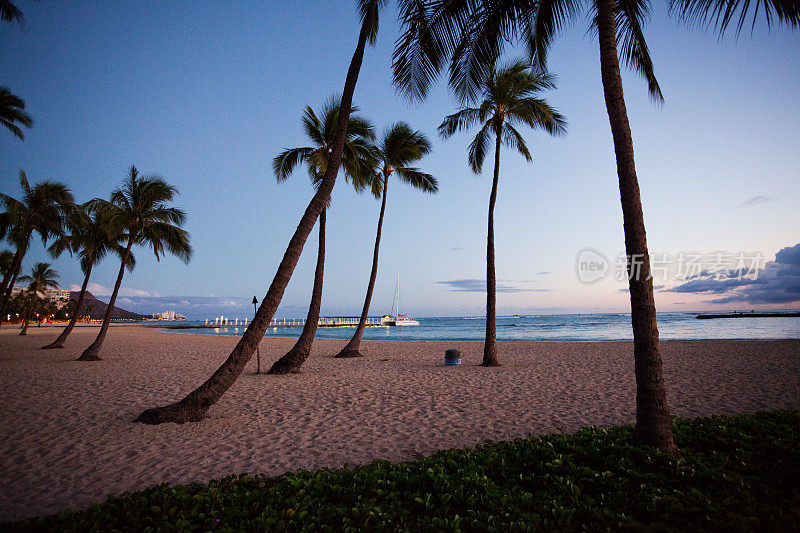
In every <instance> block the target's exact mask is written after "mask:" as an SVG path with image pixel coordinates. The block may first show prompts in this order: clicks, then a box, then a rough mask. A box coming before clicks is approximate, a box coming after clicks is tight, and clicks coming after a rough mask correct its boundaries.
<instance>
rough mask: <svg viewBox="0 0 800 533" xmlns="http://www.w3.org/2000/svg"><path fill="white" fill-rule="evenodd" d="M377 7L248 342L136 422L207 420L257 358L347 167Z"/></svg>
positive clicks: (360, 38) (372, 8)
mask: <svg viewBox="0 0 800 533" xmlns="http://www.w3.org/2000/svg"><path fill="white" fill-rule="evenodd" d="M377 9H378V8H377V5H376V4H375V3H374V2H373V3H372V4H371V6H370V11H369V13H368V14H367V15H366V16H365V17H364V21H363V22H362V24H361V31H360V33H359V35H358V44H357V45H356V50H355V53H353V59H352V60H351V61H350V68H349V69H348V71H347V78H346V79H345V83H344V90H343V91H342V101H341V104H340V105H341V107H340V109H341V111H340V112H339V120H338V122H337V123H336V135H335V136H334V142H333V151H332V152H331V154H330V158H329V159H328V168H327V169H326V170H325V177H324V178H323V179H322V183H321V184H320V187H319V189H317V192H316V194H314V197H313V198H312V199H311V202H310V203H309V204H308V207H306V210H305V213H303V216H302V218H301V219H300V223H299V224H298V226H297V229H296V230H295V232H294V235H293V236H292V239H291V240H290V241H289V246H288V247H287V248H286V252H285V253H284V254H283V259H282V260H281V264H280V265H279V266H278V271H277V272H276V273H275V277H274V278H273V280H272V283H271V284H270V286H269V290H268V291H267V294H266V296H265V297H264V299H263V300H261V306H260V307H259V308H258V311H257V312H256V315H255V317H253V321H252V322H251V323H250V326H248V328H247V329H246V330H245V332H244V334H243V335H242V338H241V339H240V340H239V342H238V343H237V344H236V347H235V348H234V349H233V351H232V352H231V354H230V355H229V356H228V358H227V359H226V360H225V362H224V363H222V366H220V367H219V368H218V369H217V371H216V372H214V374H213V375H212V376H211V377H210V378H208V380H206V382H205V383H203V384H202V385H200V386H199V387H198V388H197V389H195V390H194V391H192V392H191V393H189V394H188V395H187V396H186V397H185V398H184V399H183V400H181V401H179V402H176V403H173V404H170V405H166V406H164V407H156V408H153V409H148V410H146V411H144V412H143V413H142V414H140V415H139V417H138V418H136V422H142V423H145V424H161V423H164V422H176V423H179V424H182V423H184V422H197V421H200V420H202V419H203V417H205V414H206V412H207V411H208V409H209V408H210V407H211V406H212V405H214V404H215V403H216V402H217V400H219V399H220V398H221V397H222V395H223V394H225V391H227V390H228V389H229V388H230V387H231V385H233V384H234V383H235V382H236V379H237V378H238V377H239V374H241V373H242V370H244V367H245V365H246V364H247V362H248V361H249V360H250V358H251V357H252V356H253V352H254V351H255V349H256V346H257V345H258V343H259V341H260V340H261V339H262V337H264V332H265V331H266V330H267V327H268V326H269V323H270V321H272V317H273V316H275V310H276V309H277V308H278V305H279V304H280V303H281V298H282V297H283V291H284V290H285V289H286V285H288V284H289V280H290V279H291V278H292V273H293V272H294V267H295V266H296V265H297V261H298V259H300V254H301V253H302V252H303V246H304V245H305V242H306V239H308V235H309V234H310V233H311V230H312V229H314V223H315V222H316V221H317V217H319V215H320V213H322V211H323V209H325V207H326V206H327V205H328V201H329V200H330V197H331V191H333V186H334V185H335V183H336V175H337V174H338V173H339V166H340V165H341V164H342V152H343V150H344V141H345V135H346V132H347V124H348V122H349V121H350V108H351V107H352V105H353V92H355V88H356V82H357V81H358V73H359V71H360V70H361V62H362V60H363V59H364V47H365V45H366V43H367V36H368V35H369V31H370V27H371V25H372V23H373V20H374V17H376V16H377V14H378V12H377Z"/></svg>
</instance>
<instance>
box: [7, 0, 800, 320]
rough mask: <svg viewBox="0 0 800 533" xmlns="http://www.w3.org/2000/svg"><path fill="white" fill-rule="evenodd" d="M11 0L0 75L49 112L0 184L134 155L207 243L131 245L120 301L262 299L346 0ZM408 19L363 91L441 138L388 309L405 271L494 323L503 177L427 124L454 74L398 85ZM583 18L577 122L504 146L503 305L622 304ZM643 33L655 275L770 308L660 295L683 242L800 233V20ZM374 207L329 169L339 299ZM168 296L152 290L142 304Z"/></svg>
mask: <svg viewBox="0 0 800 533" xmlns="http://www.w3.org/2000/svg"><path fill="white" fill-rule="evenodd" d="M18 6H19V7H20V8H21V9H22V10H23V12H24V13H25V18H26V25H25V28H19V27H18V26H12V25H4V26H2V27H0V44H1V45H2V49H3V50H4V53H3V55H2V57H1V58H0V82H1V83H2V84H3V85H7V86H8V87H9V88H10V89H11V90H12V91H13V92H15V93H16V94H19V95H21V96H22V97H23V98H25V100H26V102H27V109H28V110H29V112H30V114H31V115H32V116H33V118H34V120H35V125H34V128H32V129H31V130H30V131H29V132H28V133H27V135H26V140H25V141H24V142H20V141H18V140H16V139H15V138H13V137H12V136H11V135H10V134H9V133H4V132H0V189H1V190H2V191H3V192H5V193H9V194H12V195H16V194H17V193H18V189H17V186H16V180H17V174H18V172H19V170H20V169H25V171H26V172H27V174H28V177H29V179H31V180H32V181H37V180H41V179H46V178H52V179H57V180H61V181H64V182H65V183H67V184H68V185H69V186H70V187H71V188H72V189H73V191H74V193H75V195H76V198H77V199H78V200H79V201H86V200H88V199H90V198H92V197H97V196H101V197H107V196H108V194H109V193H110V192H111V190H112V189H113V188H114V187H115V186H116V185H117V184H118V183H119V182H120V181H121V179H122V178H123V176H124V174H125V172H126V169H127V168H128V167H129V166H130V165H131V164H135V165H136V166H137V167H138V168H139V169H140V170H141V171H142V172H144V173H150V172H157V173H159V174H161V175H162V176H163V177H164V178H166V179H167V180H168V181H169V182H170V183H172V184H174V185H176V186H177V187H178V188H179V189H180V191H181V196H180V197H179V198H178V200H177V201H176V205H178V206H179V207H181V208H183V209H184V210H186V212H187V214H188V224H187V229H188V230H189V231H190V233H191V235H192V244H193V246H194V248H195V255H194V258H193V259H192V261H191V263H190V264H189V265H188V266H186V265H183V264H182V263H180V262H179V261H177V260H176V259H174V258H166V259H164V260H162V261H161V262H156V261H155V259H154V258H153V257H152V254H148V253H147V252H145V251H144V250H139V251H138V254H137V257H138V259H139V263H138V266H137V268H136V270H135V271H134V272H133V273H130V274H126V276H125V279H124V280H123V292H122V299H121V300H120V303H119V305H120V306H122V307H125V306H126V305H128V308H131V309H133V310H137V311H164V310H166V309H165V308H162V307H163V306H173V307H174V308H175V310H176V311H178V312H186V313H187V314H190V315H191V316H194V317H197V318H203V317H205V316H208V317H209V318H211V317H213V316H215V314H219V313H220V312H224V313H225V314H226V315H227V316H231V317H235V316H242V317H243V316H246V315H248V314H250V313H252V308H251V307H250V306H249V303H248V302H249V301H250V299H251V298H252V296H253V295H254V294H255V295H257V297H258V298H259V300H260V299H261V297H262V296H263V294H264V293H265V292H266V288H267V285H268V283H269V281H270V280H271V279H272V276H273V274H274V272H275V269H276V267H277V265H278V262H279V261H280V258H281V256H282V254H283V252H284V249H285V246H286V243H287V242H288V239H289V237H290V236H291V234H292V232H293V230H294V228H295V225H296V223H297V221H298V220H299V217H300V215H301V213H302V210H303V209H304V207H305V205H306V204H307V202H308V199H309V198H310V196H311V194H312V188H311V186H310V184H309V183H308V179H307V177H306V174H305V172H303V171H300V172H297V173H296V175H295V176H292V178H291V179H290V180H289V181H288V182H286V183H283V184H277V183H275V179H274V177H273V176H272V173H271V167H270V164H271V160H272V158H273V157H274V156H275V155H276V154H277V153H278V152H279V151H281V150H282V149H284V148H287V147H293V146H301V145H304V144H305V143H306V139H305V138H304V136H303V133H302V131H301V127H300V116H301V113H302V110H303V107H304V106H305V105H312V106H313V107H314V108H319V107H320V106H321V104H322V103H323V102H324V101H325V99H326V98H328V97H329V96H331V95H334V94H337V93H340V92H341V88H342V85H343V81H344V75H345V72H346V69H347V65H348V62H349V60H350V57H351V54H352V51H353V47H354V45H355V39H356V36H357V32H358V20H357V16H356V9H355V5H354V3H353V4H352V5H351V4H350V3H348V2H308V3H296V2H270V3H257V2H253V3H232V2H231V3H226V2H220V3H214V4H208V3H201V4H197V5H195V4H191V3H180V2H160V3H144V2H125V3H105V2H96V3H95V2H75V3H70V4H66V3H48V2H32V1H28V0H19V2H18ZM396 13H397V12H396V6H394V5H393V4H391V3H390V5H389V6H388V7H387V8H386V9H384V11H383V12H382V20H381V28H380V32H379V38H378V43H377V46H376V47H375V48H371V49H368V50H367V52H366V55H365V59H364V65H363V67H362V71H361V76H360V78H359V82H358V86H357V89H356V95H355V103H356V105H358V106H359V107H360V109H361V113H362V114H363V115H365V116H367V117H368V118H370V119H371V120H372V121H373V122H374V123H375V124H376V126H377V128H378V130H379V131H381V130H383V129H384V128H385V127H387V126H388V125H389V124H391V123H392V122H394V121H397V120H405V121H407V122H409V123H410V124H411V125H412V126H414V127H415V128H417V129H420V130H421V131H423V132H424V133H426V134H427V135H428V136H429V138H430V139H431V140H432V141H433V152H432V154H431V155H430V156H428V157H427V158H425V159H424V160H423V161H421V162H420V167H422V168H423V169H424V170H426V171H428V172H430V173H432V174H433V175H435V176H436V177H437V178H438V179H439V184H440V192H439V194H438V195H436V196H429V195H423V194H421V193H419V192H417V191H414V190H410V189H408V188H407V187H405V186H404V185H402V184H400V183H399V182H394V183H392V184H391V185H390V189H389V204H388V209H387V215H386V222H385V225H384V238H383V241H382V247H381V263H380V270H379V275H378V280H377V286H376V292H375V297H374V299H373V312H374V314H381V313H385V312H387V311H388V309H389V307H390V306H391V300H392V296H393V292H394V279H395V275H396V274H398V273H399V274H400V279H401V292H402V304H403V311H404V312H405V311H408V312H409V313H411V314H412V315H417V316H428V315H462V314H466V315H471V314H479V313H481V312H482V309H483V307H484V305H485V300H484V294H483V293H482V290H481V289H482V287H481V280H482V279H483V278H484V271H485V263H484V261H485V238H486V228H485V226H486V220H485V219H486V210H487V204H488V197H489V190H490V186H491V183H490V177H491V168H490V167H488V166H487V168H486V169H484V174H483V175H481V176H476V175H473V174H472V173H471V172H470V171H469V169H468V167H467V164H466V147H467V144H468V143H469V141H470V139H471V136H470V135H468V134H463V135H456V136H455V137H453V138H452V139H450V140H448V141H442V140H441V139H439V138H438V137H437V136H436V126H437V125H438V124H439V123H440V122H441V120H442V118H443V117H444V116H445V115H447V114H449V113H452V112H453V111H454V109H455V104H454V102H453V100H452V99H451V98H450V97H449V95H448V93H447V90H446V87H445V86H444V84H443V83H439V84H438V85H437V87H436V89H435V90H434V91H433V92H432V94H431V96H430V98H428V100H426V101H425V102H423V103H421V104H413V105H412V104H409V103H408V102H407V101H405V100H404V99H403V98H402V97H400V96H399V95H398V94H397V93H396V92H395V90H394V88H393V87H392V85H391V71H390V63H391V53H392V50H393V47H394V41H395V39H396V38H397V36H398V34H399V25H398V23H397V21H396ZM586 27H587V25H586V24H585V23H580V24H578V25H576V26H574V27H573V28H571V29H570V30H568V31H566V32H565V33H564V34H563V35H561V36H560V37H559V38H558V39H557V41H556V43H555V45H554V47H553V52H552V55H551V58H550V61H551V62H550V68H551V70H552V71H553V72H554V73H555V74H556V75H557V76H558V89H557V90H556V91H552V92H550V93H548V94H547V95H546V97H547V99H548V100H549V101H550V103H551V104H552V105H553V106H554V107H556V108H557V109H558V110H559V111H561V112H562V113H563V114H564V115H565V116H566V118H567V120H568V123H569V126H568V131H569V132H568V134H567V136H565V137H563V138H557V139H551V138H548V137H547V136H546V135H544V134H542V133H540V132H531V131H524V132H523V133H524V135H525V137H526V139H527V140H528V145H529V147H530V149H531V151H532V153H533V156H534V161H533V163H531V164H526V163H525V162H524V160H522V158H521V157H519V156H518V155H516V154H514V153H512V152H506V151H504V152H503V153H502V162H501V176H500V190H499V197H498V203H497V209H496V232H497V243H496V246H497V277H498V278H499V279H500V280H502V281H501V285H502V288H503V290H502V291H501V292H500V294H499V297H498V307H499V312H500V313H501V314H502V313H512V312H529V313H533V312H547V313H551V312H599V311H605V310H607V311H615V312H616V311H625V310H627V309H628V302H627V294H625V293H624V291H622V290H621V289H624V287H625V286H626V283H625V282H624V281H619V280H616V279H614V277H615V276H614V269H615V265H614V262H615V258H616V256H617V255H618V254H619V253H620V252H622V251H623V250H624V243H623V233H622V217H621V211H620V206H619V191H618V188H617V183H616V169H615V165H614V157H613V148H612V144H611V135H610V131H609V126H608V118H607V116H606V112H605V106H604V103H603V96H602V89H601V85H600V69H599V57H598V51H597V44H596V38H595V37H594V36H593V35H592V34H589V33H587V32H586ZM646 35H647V39H648V44H649V46H650V49H651V55H652V57H653V60H654V63H655V68H656V74H657V76H658V79H659V82H660V84H661V87H662V90H663V92H664V95H665V103H664V105H663V106H656V105H653V104H652V103H651V102H650V101H649V100H648V97H647V94H646V90H645V85H644V83H643V82H642V81H641V80H640V79H638V78H637V77H636V76H635V75H634V74H633V73H631V72H629V71H625V72H624V73H623V79H624V83H625V91H626V92H625V95H626V101H627V105H628V112H629V116H630V121H631V127H632V131H633V136H634V144H635V151H636V163H637V170H638V175H639V180H640V184H641V188H642V199H643V204H644V210H645V220H646V224H647V230H648V241H649V245H650V250H651V252H653V253H658V254H668V256H669V257H670V258H672V259H671V261H672V264H673V266H672V267H671V268H672V269H673V270H671V271H670V272H669V273H668V274H667V275H666V276H664V279H663V280H661V279H657V280H656V283H657V285H663V286H664V290H662V291H660V292H658V294H657V304H658V306H659V309H661V310H681V309H688V310H695V309H716V308H743V307H747V308H751V307H758V306H766V305H768V304H756V303H750V302H747V300H746V296H742V297H741V298H738V299H737V298H736V295H737V293H733V296H734V298H733V300H731V301H725V302H720V301H719V300H721V299H724V296H723V297H720V296H719V294H717V293H712V292H700V293H692V292H680V291H672V290H669V289H670V288H673V287H675V286H678V285H680V284H681V283H680V280H678V279H677V278H676V277H675V272H674V259H675V258H676V257H677V256H678V255H679V254H681V253H684V254H688V253H699V254H703V255H704V256H705V257H706V259H705V262H706V263H708V262H710V261H711V259H710V258H711V257H712V254H715V253H717V252H725V253H726V254H731V255H732V256H735V255H736V254H739V253H740V252H741V253H744V254H746V256H747V257H752V256H754V254H756V253H759V254H761V256H763V257H764V259H766V260H768V261H771V260H773V259H774V258H775V254H776V253H777V252H778V251H779V250H781V249H783V248H785V247H790V246H794V245H796V244H798V243H799V242H800V231H798V230H799V229H800V210H797V208H796V204H797V198H798V197H800V165H798V163H797V154H798V153H800V130H798V126H797V125H798V124H800V108H798V106H797V105H796V100H797V95H798V94H800V46H798V38H800V34H798V33H797V32H794V33H792V32H790V31H788V30H787V29H785V28H782V27H774V28H773V29H772V31H771V33H768V32H767V30H766V29H765V28H764V27H761V26H758V25H757V26H756V28H755V30H754V31H753V34H752V35H750V33H749V32H745V33H744V34H742V36H740V37H739V38H738V39H736V38H735V37H734V35H733V34H730V35H728V36H726V37H725V38H723V39H718V38H717V36H716V35H715V34H714V33H713V32H703V31H700V30H698V29H693V28H689V27H687V26H685V25H683V24H681V23H679V22H678V21H676V20H674V18H670V17H668V15H667V13H666V9H665V7H664V5H663V4H662V3H656V4H655V5H654V12H653V16H652V19H651V22H650V24H649V25H648V26H647V27H646ZM512 56H513V53H510V54H509V56H508V57H512ZM793 206H794V207H793ZM378 207H379V205H378V202H376V201H375V200H373V199H372V198H370V197H367V196H360V195H358V194H356V193H355V192H353V191H352V190H348V188H347V186H346V184H345V183H344V181H343V180H340V181H339V182H338V183H337V186H336V189H335V190H334V193H333V204H332V208H331V209H330V211H329V215H328V246H327V251H328V255H327V262H326V287H325V297H324V302H323V313H324V314H348V315H353V314H357V313H358V311H359V309H360V306H361V301H362V298H363V295H364V292H365V289H366V283H367V279H368V275H369V268H370V261H371V249H372V245H373V239H374V231H375V224H376V222H377V215H378ZM315 242H316V241H315V234H312V237H311V238H310V239H309V245H308V246H307V247H306V251H305V252H304V255H303V257H302V258H301V261H300V263H299V264H298V267H297V269H296V272H295V275H294V277H293V279H292V282H291V284H290V285H289V287H288V288H287V291H286V293H285V296H284V300H283V303H282V305H281V308H280V309H279V311H278V316H303V315H304V314H305V307H306V305H307V301H308V298H309V296H310V291H311V281H312V277H313V268H314V260H315V257H316V256H315V248H316V245H315ZM586 248H591V249H593V250H596V251H597V252H599V253H600V254H601V255H602V256H604V257H605V258H606V259H607V260H608V263H609V275H608V276H607V277H606V278H605V279H603V280H600V281H598V282H596V283H593V284H591V285H587V284H583V283H581V282H580V281H579V279H578V276H577V275H576V258H577V257H578V254H579V253H580V252H581V250H584V249H586ZM41 260H49V259H46V254H45V253H44V251H43V248H42V246H41V244H40V243H36V244H34V246H33V247H32V248H31V251H30V252H29V253H28V256H27V257H26V260H25V263H24V265H23V267H24V268H25V269H26V270H27V269H29V268H30V266H32V264H33V263H35V262H37V261H41ZM53 264H54V266H55V268H56V269H57V270H58V271H59V272H60V273H61V283H62V286H64V287H68V286H70V285H73V284H79V283H80V282H81V274H80V272H79V269H78V266H77V263H76V261H74V260H71V259H70V258H69V257H62V258H60V259H58V260H55V261H53ZM706 266H708V265H707V264H706ZM117 268H118V264H116V263H115V262H114V261H113V260H110V259H109V260H106V261H105V262H103V263H102V264H101V265H99V266H98V267H97V268H96V269H95V273H94V275H93V279H92V281H93V282H94V283H96V284H97V286H95V287H94V292H95V293H96V294H98V295H100V294H103V292H104V291H103V287H105V288H108V287H112V286H113V283H114V278H115V276H116V272H117ZM153 296H159V297H161V298H160V299H159V298H156V299H154V300H153V299H147V298H148V297H153ZM728 296H731V295H728ZM167 297H168V298H167ZM192 297H194V298H192ZM211 297H213V299H212V298H211ZM200 298H202V300H201V299H200ZM714 301H716V303H714ZM181 306H182V307H181ZM769 306H771V307H781V306H789V307H791V306H794V307H796V306H797V305H796V303H795V304H792V303H791V302H788V303H779V304H774V303H773V304H769Z"/></svg>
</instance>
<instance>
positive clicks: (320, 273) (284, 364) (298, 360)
mask: <svg viewBox="0 0 800 533" xmlns="http://www.w3.org/2000/svg"><path fill="white" fill-rule="evenodd" d="M325 212H326V210H325V209H323V210H322V213H320V214H319V246H318V248H317V268H316V270H314V288H313V290H312V291H311V303H310V304H309V306H308V314H307V315H306V323H305V324H304V325H303V332H302V333H301V334H300V338H299V339H297V342H296V343H295V344H294V346H293V347H292V349H291V350H289V352H288V353H287V354H286V355H284V356H283V357H281V358H280V359H278V360H277V361H275V364H273V365H272V368H270V369H269V372H267V374H297V373H299V372H300V367H301V366H302V365H303V363H305V361H306V359H308V356H309V354H310V353H311V346H312V344H314V337H315V335H316V334H317V325H318V324H319V310H320V307H321V306H322V284H323V283H322V282H323V278H324V277H325V276H324V274H325V218H326V217H325Z"/></svg>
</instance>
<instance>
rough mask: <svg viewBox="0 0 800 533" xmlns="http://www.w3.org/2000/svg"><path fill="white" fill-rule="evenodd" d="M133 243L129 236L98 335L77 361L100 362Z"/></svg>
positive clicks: (132, 238) (132, 237)
mask: <svg viewBox="0 0 800 533" xmlns="http://www.w3.org/2000/svg"><path fill="white" fill-rule="evenodd" d="M133 241H134V236H133V235H131V237H130V238H129V239H128V247H127V248H125V254H124V255H123V256H122V263H121V264H120V266H119V274H117V282H116V283H114V291H113V292H112V293H111V299H110V300H109V301H108V307H107V308H106V314H105V316H104V317H103V324H102V325H101V326H100V333H98V334H97V338H96V339H95V340H94V342H93V343H92V344H90V345H89V347H88V348H86V349H85V350H84V351H83V353H82V354H81V356H80V357H78V361H99V360H100V348H101V347H102V346H103V341H104V340H105V339H106V332H108V325H109V323H110V322H111V313H112V312H113V311H114V304H115V303H116V301H117V293H119V287H120V285H122V276H124V275H125V264H126V263H127V262H128V256H129V255H130V253H131V247H132V246H133ZM87 279H88V277H87Z"/></svg>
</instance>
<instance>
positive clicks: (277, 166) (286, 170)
mask: <svg viewBox="0 0 800 533" xmlns="http://www.w3.org/2000/svg"><path fill="white" fill-rule="evenodd" d="M313 151H314V149H313V148H311V147H310V146H304V147H302V148H288V149H286V150H284V151H283V152H281V153H280V154H278V155H276V156H275V158H274V159H273V160H272V172H273V173H274V174H275V178H276V179H277V180H278V181H279V182H280V181H286V180H287V179H289V175H290V174H291V173H292V172H293V171H294V169H295V167H296V166H297V165H299V164H301V163H302V162H303V161H304V160H305V159H306V158H307V157H308V155H309V154H310V153H311V152H313Z"/></svg>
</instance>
